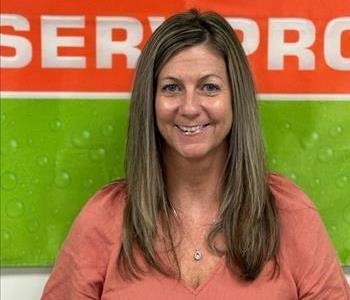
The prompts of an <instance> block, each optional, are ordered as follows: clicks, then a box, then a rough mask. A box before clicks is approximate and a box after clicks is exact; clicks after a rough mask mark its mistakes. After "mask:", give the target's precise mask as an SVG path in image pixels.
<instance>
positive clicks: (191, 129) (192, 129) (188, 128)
mask: <svg viewBox="0 0 350 300" xmlns="http://www.w3.org/2000/svg"><path fill="white" fill-rule="evenodd" d="M204 126H205V125H196V126H183V125H177V127H178V128H179V129H181V130H182V131H184V132H185V133H193V132H197V131H199V130H201V129H202V128H203V127H204Z"/></svg>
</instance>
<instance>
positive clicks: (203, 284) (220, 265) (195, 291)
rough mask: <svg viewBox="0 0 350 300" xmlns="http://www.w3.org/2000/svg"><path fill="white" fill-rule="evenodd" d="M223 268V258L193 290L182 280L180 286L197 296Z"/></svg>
mask: <svg viewBox="0 0 350 300" xmlns="http://www.w3.org/2000/svg"><path fill="white" fill-rule="evenodd" d="M224 266H225V256H223V257H221V258H220V260H219V261H218V262H217V264H216V266H215V268H214V269H213V270H212V271H211V272H210V273H209V275H208V276H207V277H206V278H205V279H204V280H203V281H202V282H201V284H200V285H199V286H198V287H196V288H193V287H191V286H189V285H188V284H187V283H186V282H185V281H184V280H182V279H181V280H180V284H181V285H182V286H183V287H184V288H185V289H186V290H188V291H189V292H190V293H191V294H193V295H194V296H198V295H199V294H200V293H201V292H202V291H203V290H204V289H205V287H206V286H207V285H208V284H209V283H210V282H211V281H212V280H213V278H214V277H215V276H216V274H217V273H218V272H219V271H220V270H221V269H222V268H223V267H224Z"/></svg>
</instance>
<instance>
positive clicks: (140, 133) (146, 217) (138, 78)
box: [118, 9, 279, 280]
mask: <svg viewBox="0 0 350 300" xmlns="http://www.w3.org/2000/svg"><path fill="white" fill-rule="evenodd" d="M199 44H206V45H208V46H209V47H212V48H213V49H215V50H217V51H218V52H219V53H220V54H221V55H222V57H223V58H224V59H225V62H226V66H227V72H228V75H229V80H230V85H231V90H232V95H231V98H232V108H233V111H234V120H233V124H232V128H231V130H230V133H229V135H228V143H229V146H228V156H227V160H226V164H225V168H224V175H223V177H224V178H223V183H222V184H223V191H224V193H223V198H222V199H221V201H220V206H219V218H218V221H217V222H215V224H213V226H212V227H211V229H210V232H209V234H208V239H207V243H208V246H209V249H211V250H212V251H213V252H215V253H218V254H219V255H223V254H224V255H226V263H227V266H228V267H229V269H230V270H232V271H234V270H237V269H238V270H239V271H240V275H241V276H242V277H243V278H244V279H247V280H253V279H255V278H256V277H257V276H258V275H259V273H260V272H261V270H262V268H263V266H264V264H265V263H266V262H267V261H269V260H271V259H273V260H274V266H275V268H274V270H276V268H277V269H278V262H277V259H276V257H277V252H278V248H279V223H278V213H277V208H276V205H275V202H274V199H273V197H272V195H271V193H270V192H269V188H268V184H267V170H266V167H265V153H264V147H263V141H262V135H261V129H260V125H259V116H258V107H257V101H256V96H255V87H254V82H253V79H252V75H251V71H250V69H249V64H248V62H247V59H246V56H245V53H244V51H243V49H242V47H241V44H240V42H239V40H238V39H237V37H236V35H235V33H234V31H233V30H232V28H231V27H230V25H229V23H228V22H227V21H226V20H225V19H224V18H223V17H222V16H220V15H219V14H217V13H215V12H205V13H199V12H198V11H197V10H195V9H191V10H189V11H186V12H184V13H179V14H176V15H174V16H172V17H170V18H169V19H167V20H166V21H165V22H164V23H162V24H161V25H160V26H159V27H158V28H157V30H156V31H155V32H154V33H153V35H152V36H151V38H150V39H149V40H148V42H147V43H146V45H145V47H144V49H143V52H142V54H141V56H140V58H139V60H138V64H137V68H136V73H135V78H134V84H133V90H132V95H131V104H130V115H129V129H128V140H127V151H126V182H127V187H128V200H127V205H126V208H125V212H124V221H123V230H122V244H121V249H120V253H119V257H118V267H119V270H120V273H121V274H122V276H124V278H132V277H135V278H140V275H142V274H143V272H144V271H145V270H144V268H141V267H140V264H139V262H137V259H136V256H135V249H138V251H139V252H140V253H142V255H143V257H144V259H145V262H146V264H147V265H148V266H149V267H151V268H153V269H156V270H157V271H159V272H161V273H163V274H165V275H168V276H171V275H173V274H174V273H172V272H171V271H169V269H168V268H166V267H165V266H164V264H163V263H162V262H161V260H160V257H159V255H158V253H157V251H156V249H155V243H154V241H155V238H156V236H157V233H158V231H159V230H158V229H157V226H158V225H159V220H160V222H161V223H160V224H161V226H163V227H162V232H163V233H164V234H165V237H166V241H167V243H168V246H170V247H169V249H170V254H171V255H172V257H173V258H175V261H176V266H177V271H178V272H177V273H175V274H178V275H180V276H181V274H180V269H179V264H178V261H177V258H176V253H175V247H174V243H173V239H172V236H171V230H170V225H169V224H170V218H171V209H172V208H171V204H170V203H169V199H168V198H167V193H166V186H165V181H164V178H163V169H164V166H163V163H162V149H161V141H162V140H161V136H160V134H159V131H158V129H157V127H156V121H155V108H154V106H155V105H154V101H155V92H156V84H157V78H158V75H159V73H160V70H161V69H162V67H163V66H164V64H165V63H166V62H167V61H168V60H169V58H170V57H172V56H173V55H174V54H176V53H178V52H179V51H181V50H183V49H185V48H187V47H191V46H194V45H199ZM219 233H221V234H222V235H223V237H224V240H225V245H226V249H225V251H224V252H222V251H221V250H219V249H216V247H215V244H214V239H215V237H216V236H217V234H219ZM273 273H275V272H273ZM130 275H131V276H130Z"/></svg>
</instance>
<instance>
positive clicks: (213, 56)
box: [155, 45, 232, 159]
mask: <svg viewBox="0 0 350 300" xmlns="http://www.w3.org/2000/svg"><path fill="white" fill-rule="evenodd" d="M155 109H156V120H157V126H158V129H159V131H160V133H161V135H162V137H163V138H164V140H165V147H166V148H167V149H166V150H167V151H168V150H169V151H173V152H174V153H175V154H177V155H180V156H181V157H183V158H187V159H198V158H204V157H206V156H211V155H215V154H219V153H220V155H222V153H223V152H222V150H226V139H225V138H226V136H227V134H228V132H229V131H230V128H231V125H232V105H231V88H230V84H229V79H228V75H227V71H226V64H225V61H224V59H223V58H222V57H221V56H220V55H219V54H218V53H216V52H215V51H213V50H211V49H210V48H208V46H205V45H198V46H193V47H190V48H186V49H184V50H182V51H180V52H179V53H177V54H176V55H174V56H173V57H171V58H170V59H169V61H168V62H167V63H166V64H165V65H164V67H163V69H162V70H161V71H160V74H159V77H158V82H157V90H156V100H155Z"/></svg>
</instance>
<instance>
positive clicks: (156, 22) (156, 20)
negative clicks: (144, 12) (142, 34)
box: [148, 17, 165, 33]
mask: <svg viewBox="0 0 350 300" xmlns="http://www.w3.org/2000/svg"><path fill="white" fill-rule="evenodd" d="M164 21H165V18H164V17H148V22H149V23H150V25H151V30H152V33H153V32H155V31H156V29H157V28H158V27H159V26H160V24H162V23H163V22H164Z"/></svg>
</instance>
